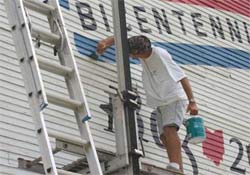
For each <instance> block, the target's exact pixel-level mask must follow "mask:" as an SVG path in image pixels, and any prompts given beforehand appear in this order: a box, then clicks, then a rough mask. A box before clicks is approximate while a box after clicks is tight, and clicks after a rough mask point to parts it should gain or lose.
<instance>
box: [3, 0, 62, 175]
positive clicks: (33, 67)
mask: <svg viewBox="0 0 250 175" xmlns="http://www.w3.org/2000/svg"><path fill="white" fill-rule="evenodd" d="M4 2H5V7H6V11H7V14H8V18H9V22H10V25H11V26H12V27H11V29H12V34H13V38H16V39H14V44H15V46H16V51H17V57H18V58H19V61H20V67H21V72H22V74H23V78H24V82H25V88H26V92H27V95H28V99H29V104H30V106H31V113H32V116H33V121H34V123H35V130H36V135H37V138H38V142H39V148H40V151H41V153H42V159H43V160H44V162H45V163H44V169H45V171H47V172H48V173H51V174H53V175H57V171H56V165H55V160H54V157H53V153H52V148H51V146H50V142H49V138H48V134H47V129H46V125H45V121H44V117H43V114H42V112H41V107H42V106H41V104H42V103H43V104H47V98H46V95H45V90H44V87H43V83H42V82H41V74H40V71H39V68H38V63H37V59H36V55H35V50H34V47H33V46H32V39H31V33H30V31H29V29H28V21H27V19H26V18H25V11H24V6H23V1H21V0H16V1H15V0H5V1H4ZM16 19H19V22H17V23H16V22H15V21H16ZM20 43H25V44H26V45H25V44H24V45H22V44H20ZM27 44H28V45H27ZM34 71H35V72H36V73H35V74H34ZM37 95H39V96H41V98H40V99H41V100H42V101H43V102H42V103H41V100H40V99H39V98H37Z"/></svg>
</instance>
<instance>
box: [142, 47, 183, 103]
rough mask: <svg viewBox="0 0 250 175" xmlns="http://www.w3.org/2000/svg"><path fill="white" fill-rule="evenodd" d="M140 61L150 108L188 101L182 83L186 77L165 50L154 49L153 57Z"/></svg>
mask: <svg viewBox="0 0 250 175" xmlns="http://www.w3.org/2000/svg"><path fill="white" fill-rule="evenodd" d="M140 61H141V63H142V67H143V71H142V80H143V85H144V90H145V92H146V97H147V105H148V106H150V107H157V106H162V105H167V104H169V103H171V102H174V101H177V100H182V99H183V100H184V99H187V97H186V94H185V92H184V89H183V87H182V85H181V83H180V80H181V79H183V78H184V77H186V75H185V73H184V72H183V71H182V69H181V68H180V67H179V66H178V65H177V64H176V63H175V62H174V61H173V59H172V57H171V55H170V54H169V53H168V52H167V51H166V50H165V49H162V48H160V47H152V53H151V55H150V56H149V57H148V58H147V59H140Z"/></svg>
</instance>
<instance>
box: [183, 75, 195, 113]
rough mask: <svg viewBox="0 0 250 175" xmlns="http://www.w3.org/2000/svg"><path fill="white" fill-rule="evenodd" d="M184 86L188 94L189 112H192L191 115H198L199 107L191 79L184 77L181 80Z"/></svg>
mask: <svg viewBox="0 0 250 175" xmlns="http://www.w3.org/2000/svg"><path fill="white" fill-rule="evenodd" d="M180 82H181V84H182V87H183V89H184V91H185V92H186V95H187V97H188V101H189V104H188V107H187V112H190V115H197V114H198V107H197V105H196V102H195V100H194V96H193V92H192V88H191V85H190V83H189V80H188V78H187V77H185V78H183V79H181V80H180Z"/></svg>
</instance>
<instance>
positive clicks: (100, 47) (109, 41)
mask: <svg viewBox="0 0 250 175" xmlns="http://www.w3.org/2000/svg"><path fill="white" fill-rule="evenodd" d="M114 43H115V39H114V37H113V36H110V37H108V38H106V39H103V40H101V41H100V42H99V43H98V44H97V48H96V52H97V53H98V54H103V52H104V51H105V50H106V49H107V48H108V47H110V46H112V45H113V44H114Z"/></svg>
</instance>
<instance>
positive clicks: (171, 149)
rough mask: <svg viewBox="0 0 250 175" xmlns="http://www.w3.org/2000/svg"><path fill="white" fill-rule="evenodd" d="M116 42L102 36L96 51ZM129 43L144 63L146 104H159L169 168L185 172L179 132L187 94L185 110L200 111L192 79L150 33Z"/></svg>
mask: <svg viewBox="0 0 250 175" xmlns="http://www.w3.org/2000/svg"><path fill="white" fill-rule="evenodd" d="M113 44H114V38H113V37H109V38H106V39H103V40H101V41H100V42H99V43H98V45H97V53H98V54H102V53H103V52H104V51H105V50H106V49H107V48H108V47H110V46H111V45H113ZM128 45H129V53H130V56H131V57H133V58H138V59H140V61H141V64H142V67H143V72H142V80H143V85H144V89H145V92H146V97H147V104H148V105H149V106H150V107H153V108H154V107H156V108H157V122H158V127H159V132H160V138H161V141H162V143H163V144H164V146H165V148H166V150H167V154H168V157H169V162H170V163H169V165H168V168H170V169H174V170H178V171H180V172H183V165H182V156H181V142H180V139H179V136H178V133H177V132H178V130H179V128H180V126H181V124H182V122H183V118H184V115H185V106H186V99H187V98H188V101H189V104H188V106H187V110H186V112H190V115H197V114H198V108H197V105H196V102H195V100H194V96H193V93H192V89H191V86H190V83H189V80H188V78H187V76H186V75H185V73H184V72H183V71H182V70H181V68H180V67H179V66H178V65H177V64H176V63H175V62H174V61H173V60H172V57H171V55H170V54H169V53H168V52H167V51H166V50H165V49H162V48H160V47H154V46H151V42H150V40H149V39H148V38H147V37H145V36H142V35H140V36H133V37H131V38H129V39H128Z"/></svg>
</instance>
